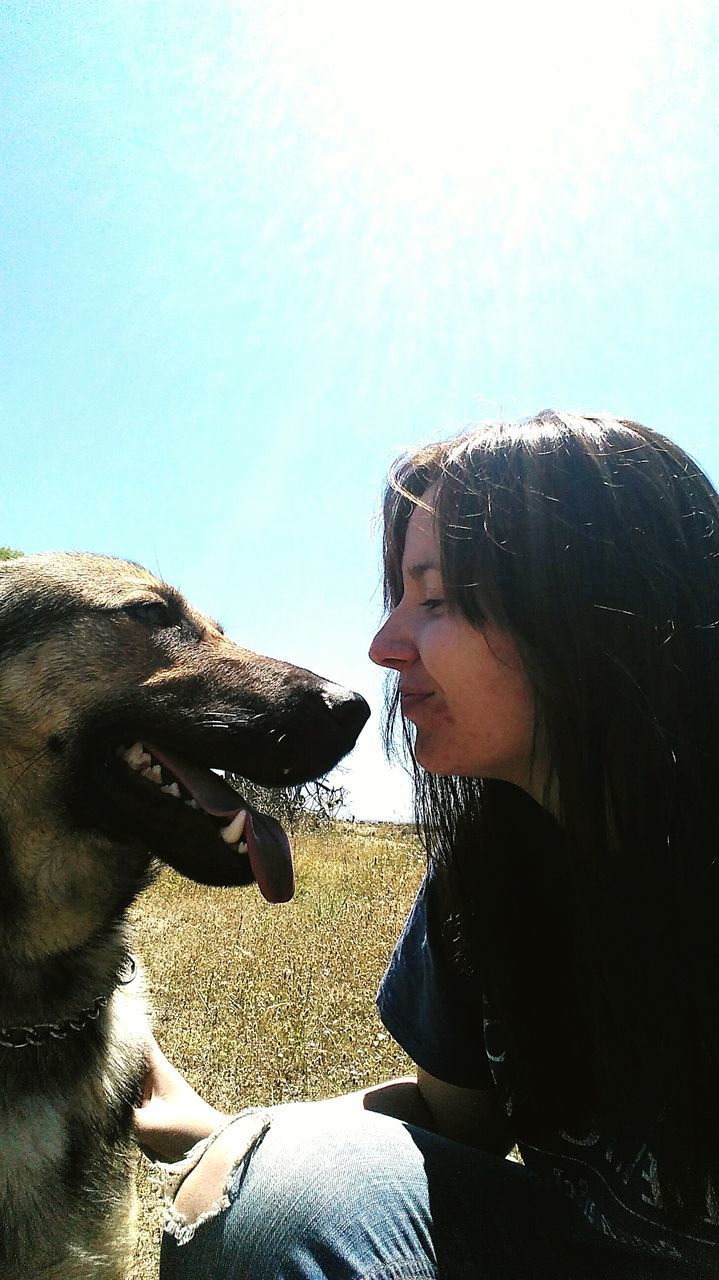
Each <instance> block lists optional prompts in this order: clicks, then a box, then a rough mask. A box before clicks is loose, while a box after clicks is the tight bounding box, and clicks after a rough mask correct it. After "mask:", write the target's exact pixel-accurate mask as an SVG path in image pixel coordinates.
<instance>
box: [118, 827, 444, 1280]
mask: <svg viewBox="0 0 719 1280" xmlns="http://www.w3.org/2000/svg"><path fill="white" fill-rule="evenodd" d="M293 843H294V846H295V855H296V870H297V891H296V894H295V897H294V899H293V901H292V902H291V903H288V904H286V905H284V906H279V907H276V906H269V905H268V904H267V903H266V902H265V901H264V900H263V899H262V898H261V896H260V895H259V893H258V892H257V890H256V889H255V888H254V887H252V888H250V889H245V890H221V889H207V888H203V887H201V886H199V885H195V884H190V883H189V882H188V881H186V880H183V879H181V878H180V877H179V876H177V875H175V873H174V872H172V871H169V870H168V871H165V872H163V874H162V876H161V877H160V879H159V880H158V882H157V883H156V884H155V885H154V886H153V887H152V889H151V890H150V891H149V892H148V893H146V894H145V895H144V896H143V898H142V899H141V901H140V902H139V904H138V905H137V907H136V908H135V912H134V915H135V926H136V937H137V946H136V950H137V952H138V954H139V955H140V957H141V958H142V961H143V963H144V966H145V969H146V972H147V978H148V985H149V991H150V995H151V999H152V1002H153V1006H154V1011H155V1029H156V1033H157V1038H158V1040H159V1041H160V1044H161V1045H162V1047H163V1049H164V1050H165V1052H166V1053H167V1055H168V1057H169V1058H171V1060H172V1061H173V1062H175V1063H176V1064H177V1066H178V1067H179V1068H180V1069H181V1070H182V1071H183V1072H184V1073H185V1074H186V1075H187V1077H188V1078H189V1080H190V1081H191V1083H192V1084H193V1085H194V1087H195V1088H196V1089H198V1090H199V1092H200V1093H202V1094H204V1096H206V1097H207V1098H208V1099H209V1100H210V1101H211V1102H212V1103H213V1104H214V1105H215V1106H218V1107H221V1108H223V1109H227V1110H231V1111H237V1110H239V1109H240V1108H241V1107H243V1106H248V1105H251V1104H260V1105H268V1104H272V1103H278V1102H287V1101H294V1100H296V1099H298V1098H308V1099H313V1098H322V1097H330V1096H332V1095H334V1094H339V1093H348V1092H350V1091H352V1090H353V1089H358V1088H361V1087H362V1086H364V1085H368V1084H375V1083H377V1082H378V1081H380V1080H385V1079H389V1078H390V1077H392V1076H395V1075H402V1074H405V1073H406V1071H407V1070H408V1062H407V1059H406V1058H405V1057H404V1055H403V1054H402V1052H401V1051H400V1050H399V1049H398V1047H397V1046H396V1045H395V1044H394V1042H393V1041H392V1040H391V1039H390V1038H389V1036H388V1035H387V1034H386V1033H385V1032H384V1030H383V1027H382V1025H381V1023H380V1021H379V1018H378V1017H377V1014H376V1012H375V1008H374V995H375V991H376V989H377V983H378V981H379V979H380V977H381V975H382V972H383V970H384V967H385V964H386V962H387V959H388V957H389V955H390V952H391V950H392V946H393V944H394V941H395V939H396V937H397V935H398V933H399V930H400V928H401V926H402V923H403V922H404V919H405V917H406V914H407V911H408V909H409V906H410V903H411V901H412V899H413V897H414V894H415V891H416V889H417V885H418V884H419V880H420V878H421V874H422V869H423V866H424V859H423V855H422V852H421V850H420V848H419V845H418V843H417V840H416V838H415V836H414V834H413V833H412V832H411V831H410V830H409V829H407V828H400V827H395V826H390V825H385V824H378V825H369V824H365V823H355V824H347V823H337V824H335V825H333V826H332V827H331V828H329V829H328V828H325V829H320V830H316V831H312V830H308V831H306V832H304V833H303V832H299V833H297V834H296V835H295V837H294V841H293ZM149 1168H150V1166H149V1164H148V1162H147V1161H145V1160H144V1158H141V1160H140V1163H139V1167H138V1185H139V1190H140V1200H141V1220H140V1238H139V1241H138V1249H137V1254H136V1258H135V1262H134V1265H133V1269H132V1271H131V1280H155V1277H156V1276H157V1261H158V1254H159V1237H160V1221H161V1212H160V1206H159V1204H158V1200H157V1195H156V1193H155V1192H154V1191H153V1188H152V1187H151V1185H150V1184H149V1182H148V1180H147V1170H148V1169H149Z"/></svg>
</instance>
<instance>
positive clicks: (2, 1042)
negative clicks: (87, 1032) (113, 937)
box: [0, 956, 137, 1049]
mask: <svg viewBox="0 0 719 1280" xmlns="http://www.w3.org/2000/svg"><path fill="white" fill-rule="evenodd" d="M136 973H137V962H136V960H135V957H134V956H128V958H127V967H126V970H125V973H124V974H123V976H122V977H121V978H119V979H118V985H119V986H122V987H126V986H128V984H129V983H130V982H132V980H133V978H134V977H135V974H136ZM114 992H115V988H113V990H112V991H109V992H108V993H107V995H105V996H96V998H95V999H94V1000H93V1002H92V1004H91V1005H89V1006H88V1008H87V1009H83V1010H82V1012H81V1013H77V1014H75V1016H74V1017H73V1018H66V1019H65V1021H64V1022H38V1023H37V1025H36V1026H34V1027H0V1048H2V1049H27V1048H29V1047H32V1048H40V1047H42V1046H43V1045H46V1044H49V1043H50V1041H51V1040H65V1039H66V1038H67V1037H68V1036H69V1035H70V1033H71V1032H72V1031H82V1030H83V1029H84V1028H85V1027H87V1026H88V1025H89V1024H90V1023H91V1022H96V1021H97V1019H98V1018H99V1016H100V1014H101V1012H102V1010H103V1009H104V1008H105V1005H106V1004H108V1002H109V1000H110V999H111V997H112V996H113V995H114Z"/></svg>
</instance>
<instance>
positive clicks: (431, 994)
mask: <svg viewBox="0 0 719 1280" xmlns="http://www.w3.org/2000/svg"><path fill="white" fill-rule="evenodd" d="M436 885H437V882H436V878H435V876H434V875H433V874H432V873H431V872H430V873H428V874H427V875H426V876H425V878H424V880H423V881H422V884H421V886H420V889H419V893H418V894H417V897H416V899H415V902H414V905H413V907H412V910H411V911H410V914H409V917H408V919H407V923H406V924H405V926H404V929H403V930H402V933H401V935H400V938H399V941H398V943H397V945H396V947H395V950H394V953H393V955H392V958H391V960H390V962H389V965H388V967H387V970H386V972H385V974H384V977H383V978H382V981H381V983H380V986H379V991H378V993H377V1010H378V1012H379V1016H380V1018H381V1019H382V1022H383V1023H384V1025H385V1027H386V1028H387V1030H388V1031H389V1033H390V1035H392V1036H393V1037H394V1039H395V1040H396V1041H397V1042H398V1044H400V1045H401V1046H402V1048H403V1049H404V1051H405V1053H407V1054H409V1056H410V1058H411V1059H412V1061H413V1062H415V1063H416V1064H417V1066H418V1067H421V1068H422V1069H423V1070H424V1071H427V1072H429V1074H430V1075H432V1076H436V1077H437V1079H438V1080H444V1081H446V1083H447V1084H454V1085H459V1086H460V1087H462V1088H465V1089H491V1088H493V1087H494V1081H493V1078H492V1074H491V1071H490V1067H489V1061H488V1059H487V1056H486V1054H485V1051H484V1038H483V1018H482V997H481V991H480V989H479V983H478V982H477V981H476V980H473V978H472V977H471V976H470V975H467V974H466V973H465V972H464V971H463V970H462V969H461V968H460V967H459V965H458V963H457V961H456V958H455V957H454V955H453V954H452V951H451V949H450V948H449V947H448V944H447V941H446V937H445V934H444V931H443V929H442V927H441V911H440V909H439V905H438V902H437V888H436Z"/></svg>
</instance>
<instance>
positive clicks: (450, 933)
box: [138, 412, 719, 1280]
mask: <svg viewBox="0 0 719 1280" xmlns="http://www.w3.org/2000/svg"><path fill="white" fill-rule="evenodd" d="M384 563H385V583H386V599H387V604H388V608H389V614H388V618H387V621H386V622H385V624H384V626H383V627H382V629H381V630H380V632H379V633H378V635H377V636H376V637H375V639H374V641H373V644H372V648H371V651H370V653H371V657H372V658H373V660H374V661H375V662H377V663H379V664H380V665H381V666H383V667H386V668H388V669H389V670H391V671H394V672H395V673H397V677H398V678H397V679H396V681H395V684H394V691H393V694H392V697H391V701H390V715H389V732H390V733H391V727H392V723H393V721H394V720H395V719H396V717H397V714H398V713H399V714H400V715H401V724H402V728H403V731H404V738H405V743H406V745H407V747H408V750H409V752H410V755H411V757H412V759H413V761H414V766H415V781H416V802H417V813H418V818H419V820H420V823H421V827H422V830H423V832H424V833H425V837H426V841H427V847H428V851H429V858H428V872H427V876H426V877H425V880H424V882H423V885H422V888H421V890H420V893H419V895H418V898H417V901H416V903H415V905H414V908H413V911H412V913H411V915H410V918H409V920H408V922H407V925H406V926H405V930H404V932H403V934H402V937H401V938H400V940H399V943H398V944H397V948H396V950H395V953H394V955H393V957H392V960H391V962H390V965H389V968H388V970H387V973H386V974H385V977H384V979H383V982H382V985H381V988H380V993H379V997H378V1007H379V1010H380V1014H381V1016H382V1018H383V1020H384V1022H385V1024H386V1026H387V1027H388V1029H389V1030H390V1031H391V1032H392V1034H393V1035H394V1036H395V1038H396V1039H397V1040H398V1041H399V1042H400V1044H401V1045H402V1046H403V1047H404V1048H405V1049H406V1051H407V1052H408V1053H409V1055H410V1056H411V1057H412V1059H413V1060H414V1061H415V1062H416V1063H417V1075H416V1078H414V1077H413V1078H412V1079H409V1080H406V1081H393V1082H390V1083H389V1084H387V1085H384V1086H380V1087H378V1088H377V1089H374V1090H368V1091H366V1092H364V1093H361V1094H357V1095H352V1096H351V1097H349V1098H345V1099H335V1100H332V1101H328V1102H324V1103H305V1104H295V1105H293V1106H288V1107H278V1108H274V1109H272V1111H271V1112H270V1113H269V1114H267V1115H263V1114H262V1113H259V1112H250V1113H248V1114H245V1115H243V1116H241V1117H240V1118H239V1119H236V1120H232V1119H231V1118H223V1117H221V1116H219V1115H218V1113H216V1112H213V1111H212V1110H211V1109H210V1108H209V1107H208V1106H207V1104H205V1103H204V1102H202V1100H200V1099H199V1098H197V1095H195V1094H193V1093H192V1091H191V1090H190V1089H189V1086H187V1085H186V1083H185V1082H184V1081H183V1080H182V1079H181V1077H179V1076H178V1075H177V1074H176V1073H175V1072H174V1070H173V1069H172V1068H171V1067H170V1066H169V1064H167V1063H166V1062H165V1060H164V1059H162V1057H161V1055H159V1051H158V1055H157V1057H156V1060H155V1063H154V1066H153V1069H152V1071H151V1073H150V1078H149V1085H148V1101H147V1103H146V1105H145V1107H143V1108H142V1109H141V1110H140V1111H139V1112H138V1130H139V1135H140V1140H141V1141H142V1142H143V1143H144V1145H145V1147H146V1149H149V1150H150V1151H152V1152H154V1153H160V1154H163V1155H164V1156H165V1158H173V1157H175V1156H177V1155H179V1154H181V1153H183V1152H184V1151H185V1150H186V1149H187V1147H188V1146H189V1145H191V1143H192V1142H193V1141H195V1140H197V1139H201V1138H205V1136H206V1135H211V1137H210V1140H209V1144H208V1145H207V1146H206V1149H205V1146H204V1145H203V1144H201V1145H200V1147H199V1148H196V1150H195V1153H194V1155H193V1157H192V1158H191V1160H190V1161H189V1164H188V1166H180V1167H179V1174H178V1181H179V1178H181V1177H182V1176H183V1174H184V1173H185V1170H186V1168H189V1167H190V1166H191V1168H190V1172H189V1173H188V1174H187V1176H184V1180H183V1181H182V1182H181V1184H180V1188H179V1191H178V1194H177V1198H176V1201H175V1208H174V1211H173V1220H172V1221H171V1223H170V1226H169V1231H168V1234H167V1235H166V1238H165V1242H164V1246H163V1264H162V1265H163V1271H162V1274H163V1276H165V1277H168V1278H174V1277H185V1276H188V1277H189V1276H192V1277H200V1276H213V1277H221V1276H227V1277H239V1276H252V1277H253V1280H265V1277H268V1278H269V1277H278V1278H279V1277H282V1280H309V1278H310V1277H317V1276H327V1277H331V1278H332V1280H345V1278H346V1280H350V1278H353V1280H354V1278H359V1277H362V1278H365V1280H369V1277H371V1278H372V1280H390V1278H391V1280H408V1278H409V1277H412V1278H416V1277H426V1278H427V1280H434V1278H435V1277H438V1276H442V1277H445V1278H446V1280H465V1278H466V1280H470V1278H475V1277H481V1278H482V1280H495V1278H496V1280H500V1278H501V1280H506V1278H507V1277H517V1280H520V1277H521V1280H531V1277H535V1276H537V1277H540V1276H542V1277H544V1276H547V1277H550V1276H551V1277H552V1280H584V1278H585V1277H587V1278H594V1277H596V1278H597V1280H600V1278H601V1280H610V1278H611V1280H629V1278H631V1280H644V1278H646V1280H649V1277H651V1278H652V1280H653V1278H654V1277H659V1276H662V1277H663V1276H666V1277H672V1280H680V1278H681V1280H687V1278H688V1277H690V1276H691V1277H695V1276H696V1277H698V1276H704V1275H706V1276H709V1275H714V1274H716V1272H717V1268H718V1267H719V1070H718V1068H719V954H718V952H719V942H718V941H717V938H718V937H719V931H717V929H716V923H715V916H716V911H717V903H718V899H719V888H718V886H719V862H718V861H717V858H716V832H715V812H714V810H715V801H714V789H715V787H716V785H717V780H718V779H719V770H718V765H719V696H718V684H717V676H718V673H719V498H718V497H717V494H716V493H715V491H714V490H713V488H712V487H711V486H710V484H709V482H708V480H707V479H706V477H705V476H704V475H703V474H702V472H701V471H700V470H699V468H698V467H697V466H696V464H695V463H694V462H693V461H692V460H691V459H690V458H689V457H687V455H686V454H684V453H683V452H682V451H681V450H680V449H679V448H677V447H676V446H675V445H673V444H672V443H671V442H670V441H668V440H666V439H665V438H664V437H662V436H659V435H657V434H656V433H654V432H652V431H650V430H648V429H647V428H645V427H642V426H639V425H638V424H636V423H632V422H625V421H619V420H616V419H611V418H607V417H595V418H585V417H576V416H571V415H566V414H558V413H552V412H545V413H542V414H540V415H539V416H538V417H537V418H535V419H532V420H530V421H528V422H525V423H523V424H520V425H501V426H492V427H484V428H480V429H478V430H474V431H470V432H468V433H465V434H463V435H461V436H459V437H457V438H456V439H454V440H450V441H447V442H443V443H440V444H436V445H430V446H427V447H425V448H423V449H420V450H418V451H417V452H416V453H414V454H412V455H411V456H408V457H405V458H402V459H400V461H399V462H398V463H397V465H396V466H395V468H394V470H393V472H392V475H391V477H390V482H389V485H388V488H387V494H386V498H385V544H384ZM218 1129H219V1130H220V1132H219V1135H218V1136H215V1135H216V1134H217V1131H218ZM515 1143H516V1144H518V1146H519V1150H520V1153H521V1155H522V1159H523V1162H524V1164H523V1165H520V1164H517V1163H515V1162H512V1161H508V1160H506V1159H505V1156H506V1154H507V1153H508V1152H509V1151H510V1149H511V1148H512V1146H513V1144H515ZM203 1152H204V1154H203ZM218 1203H219V1204H220V1206H221V1209H220V1212H217V1205H218ZM198 1222H199V1224H200V1225H199V1226H196V1224H197V1223H198Z"/></svg>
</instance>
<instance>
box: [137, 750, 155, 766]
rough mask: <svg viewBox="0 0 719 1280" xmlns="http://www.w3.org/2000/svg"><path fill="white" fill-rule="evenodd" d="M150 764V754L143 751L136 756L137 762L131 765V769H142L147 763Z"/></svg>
mask: <svg viewBox="0 0 719 1280" xmlns="http://www.w3.org/2000/svg"><path fill="white" fill-rule="evenodd" d="M151 764H152V756H151V755H148V753H147V752H146V751H143V753H142V755H141V756H139V757H138V760H137V764H135V765H133V766H132V767H133V769H143V770H144V769H146V768H147V766H148V765H151Z"/></svg>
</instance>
